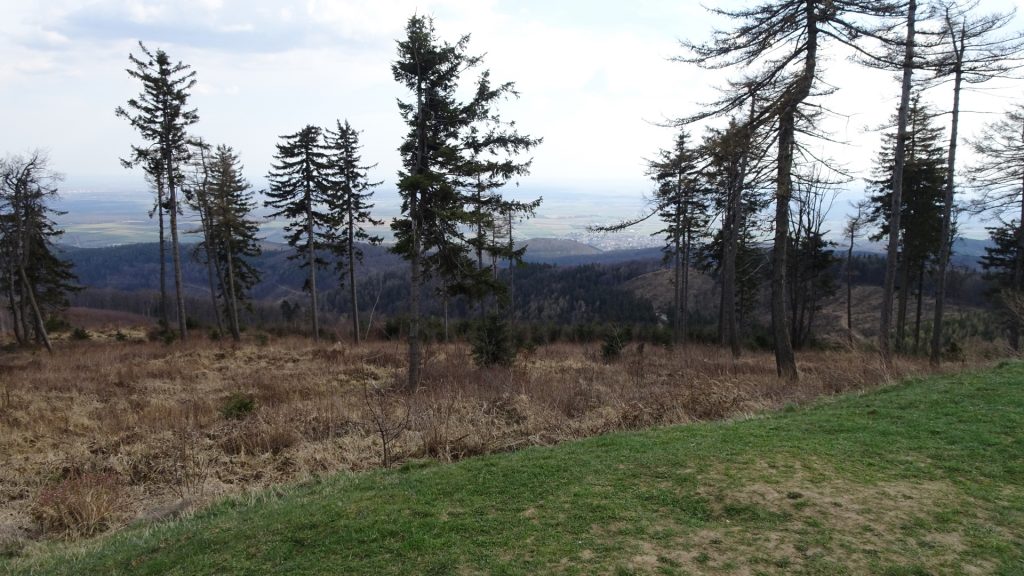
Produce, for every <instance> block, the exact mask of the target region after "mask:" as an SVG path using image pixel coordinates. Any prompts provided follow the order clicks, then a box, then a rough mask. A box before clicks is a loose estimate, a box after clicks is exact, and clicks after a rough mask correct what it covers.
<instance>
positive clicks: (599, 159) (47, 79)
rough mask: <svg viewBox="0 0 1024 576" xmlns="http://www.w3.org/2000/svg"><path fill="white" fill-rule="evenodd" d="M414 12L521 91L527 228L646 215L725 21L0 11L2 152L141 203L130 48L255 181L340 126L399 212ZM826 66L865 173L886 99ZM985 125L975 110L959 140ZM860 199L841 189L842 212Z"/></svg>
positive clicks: (688, 3) (425, 4)
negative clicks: (348, 129) (398, 69)
mask: <svg viewBox="0 0 1024 576" xmlns="http://www.w3.org/2000/svg"><path fill="white" fill-rule="evenodd" d="M986 4H987V5H988V7H989V8H990V9H1006V8H1008V7H1010V6H1012V5H1013V3H1012V2H1007V1H1006V0H989V1H988V2H986ZM416 12H418V13H421V14H430V15H433V16H434V17H435V18H436V25H437V29H438V32H439V35H440V36H442V37H443V38H445V39H449V40H453V41H454V40H455V39H456V38H457V37H458V36H459V35H462V34H467V33H469V34H471V35H472V40H471V43H470V50H471V51H472V52H476V53H485V54H486V58H485V63H486V67H487V68H489V69H490V70H491V71H492V76H493V77H494V79H495V80H499V81H506V80H511V81H514V82H515V83H516V85H517V88H518V90H519V92H520V93H521V98H520V99H519V100H518V101H513V102H509V103H507V104H506V106H505V107H504V108H503V113H504V115H505V117H506V118H509V119H514V120H516V122H517V124H518V125H519V126H520V128H521V130H522V131H524V132H526V133H529V134H531V135H534V136H541V137H543V138H544V143H543V145H542V146H541V147H539V148H538V149H537V150H536V152H535V154H534V169H533V173H532V174H531V175H530V176H529V177H527V178H524V179H523V180H522V181H521V182H520V185H519V187H518V188H517V189H516V191H515V193H516V194H518V195H520V196H522V197H527V196H538V195H543V196H544V197H545V199H546V205H545V208H544V209H543V210H542V213H541V216H542V218H540V219H538V223H537V225H538V226H541V227H547V228H548V229H550V230H551V231H552V233H554V234H560V235H561V234H566V233H569V232H571V231H573V230H579V229H581V228H582V226H584V225H585V224H587V223H591V221H610V220H613V219H615V218H617V217H623V216H629V215H632V214H634V213H637V212H638V211H640V210H641V209H642V206H643V197H644V194H645V193H648V192H649V190H650V184H649V183H648V182H647V181H646V179H645V178H644V175H643V172H644V159H645V158H650V157H651V156H652V155H653V154H654V153H655V152H656V151H657V150H658V149H659V148H662V147H666V146H668V145H669V144H670V143H671V141H672V138H673V131H672V130H670V129H666V128H662V127H659V126H657V123H658V122H659V121H662V120H664V119H666V118H672V117H678V116H682V115H686V114H689V113H692V112H693V111H694V110H696V109H697V105H698V104H699V102H701V101H707V100H708V99H710V98H712V97H713V96H714V91H713V89H712V86H713V85H714V84H716V83H717V82H719V81H720V80H721V78H720V77H717V76H714V75H712V74H710V73H707V72H702V71H699V70H696V69H694V68H692V67H689V66H687V65H684V64H680V63H673V62H671V61H669V58H671V57H672V56H674V55H678V54H680V50H679V47H678V46H679V45H678V41H679V39H681V38H690V39H695V40H702V39H706V38H708V37H709V35H710V32H711V29H712V28H713V27H715V26H723V25H727V23H723V22H721V21H716V20H714V19H713V18H711V17H710V16H709V15H708V14H707V13H706V11H705V10H704V9H703V8H702V7H701V6H700V4H699V3H698V2H696V1H692V0H634V1H632V2H595V1H583V0H558V1H551V0H306V1H302V2H298V1H296V2H287V1H271V0H248V1H231V0H186V1H156V0H154V1H147V0H95V1H88V0H80V1H67V0H47V1H46V2H26V1H24V0H0V13H2V14H3V17H2V18H0V54H3V58H0V127H2V129H0V153H12V152H22V151H25V150H29V149H33V148H45V149H47V150H49V153H50V157H51V160H52V164H53V166H54V168H56V169H57V170H59V171H60V172H63V173H64V174H65V175H66V179H65V184H64V189H65V192H66V194H67V195H69V196H73V195H75V194H90V195H96V194H103V195H107V196H109V197H110V198H112V199H113V198H119V197H123V196H124V195H131V194H135V195H136V197H137V196H138V195H139V194H142V193H143V192H144V190H145V184H144V182H143V179H142V175H141V174H140V173H138V172H132V171H126V170H124V169H122V168H121V167H120V165H119V163H118V158H119V157H121V156H124V155H126V154H127V153H128V150H129V146H130V144H131V143H135V142H137V141H138V139H137V136H136V135H135V134H134V133H133V132H132V130H131V128H130V127H129V126H128V125H127V123H126V122H125V121H123V120H120V119H117V118H115V117H114V113H113V111H114V108H115V107H117V106H118V105H121V104H123V103H124V102H125V101H126V100H127V99H128V98H129V97H131V96H133V95H135V94H136V93H138V91H139V85H138V84H137V82H135V81H133V80H132V79H131V78H129V77H128V74H126V73H125V68H126V67H127V65H128V54H129V53H130V52H132V51H133V50H135V48H136V44H137V42H138V41H139V40H142V41H144V42H145V43H146V44H147V45H148V46H150V47H153V48H155V47H160V48H163V49H164V50H166V51H167V52H168V53H169V54H170V56H171V57H172V58H173V59H175V60H181V61H183V62H185V63H187V64H189V65H191V66H192V68H193V69H194V70H195V71H196V72H197V75H198V79H199V84H198V86H197V87H196V89H195V91H194V94H193V97H192V103H193V105H194V106H195V107H197V108H198V110H199V115H200V122H199V124H197V125H196V126H195V132H196V133H197V134H199V135H201V136H203V137H204V138H206V139H207V140H208V141H211V142H214V143H226V144H229V145H231V146H233V147H235V148H236V150H238V151H239V153H240V154H241V157H242V161H243V162H244V163H245V165H246V175H247V176H248V178H249V179H250V181H251V182H252V183H253V184H254V185H256V186H257V187H261V186H263V184H264V175H265V173H266V170H267V167H268V166H269V164H270V162H271V158H272V155H273V153H274V144H275V142H276V141H277V137H278V136H280V135H282V134H288V133H292V132H295V131H296V130H298V129H299V128H301V127H302V126H304V125H306V124H316V125H321V126H323V125H328V124H332V123H333V122H334V120H335V119H337V118H341V119H348V120H349V121H350V122H351V123H352V124H353V125H354V126H355V127H356V128H358V129H360V130H362V131H363V136H362V138H363V143H364V145H365V147H364V159H365V160H367V161H368V162H376V163H378V165H379V166H378V169H377V171H376V173H375V174H374V175H375V176H376V178H377V179H380V180H384V181H385V185H384V186H383V187H382V188H381V190H380V192H379V202H380V205H381V207H382V209H383V210H385V211H388V210H391V211H394V210H395V209H396V206H397V195H396V194H395V193H394V187H393V181H394V174H395V171H396V169H397V167H398V164H399V159H398V156H397V153H396V148H397V146H398V144H399V141H400V139H401V137H402V134H403V132H404V131H403V128H402V125H401V120H400V118H399V116H398V111H397V108H396V106H395V100H396V98H403V97H405V96H406V95H405V94H404V93H403V91H402V89H401V88H400V87H399V86H398V85H397V84H396V83H395V82H394V80H393V78H392V76H391V72H390V64H391V62H392V61H393V59H394V54H395V40H396V39H397V38H399V37H400V36H401V34H402V31H403V27H404V24H405V22H406V20H407V19H408V17H409V16H410V15H411V14H413V13H416ZM825 65H826V66H827V68H828V70H829V75H828V78H829V79H830V81H831V82H833V83H834V84H835V86H836V87H837V88H839V92H838V93H837V94H836V96H835V97H833V98H832V99H831V100H830V102H829V105H830V108H831V109H832V110H834V111H835V112H836V114H835V115H833V116H832V117H831V119H830V120H829V123H828V127H829V129H830V130H832V131H833V132H834V134H835V135H836V137H837V138H838V139H840V140H845V141H847V142H849V144H847V145H844V146H826V145H822V152H823V153H825V154H828V155H830V156H833V157H835V158H837V159H840V160H841V161H842V162H843V163H844V164H845V165H846V166H847V168H848V169H849V170H852V171H853V172H855V173H866V171H867V170H868V168H869V166H870V161H871V158H872V157H873V155H874V153H875V147H876V146H877V143H878V135H877V133H875V132H873V131H871V130H869V127H872V126H877V125H878V124H879V123H881V122H882V121H883V120H884V119H885V118H886V117H887V116H888V115H889V114H891V112H892V110H893V109H894V108H895V106H896V104H897V94H896V92H897V89H898V87H897V85H896V83H895V81H894V80H893V79H892V78H890V77H889V76H888V75H886V74H881V73H874V72H868V71H864V70H860V69H858V68H856V67H854V66H852V65H851V64H849V63H847V62H846V61H845V59H844V57H843V55H841V54H837V55H835V56H834V57H833V58H831V59H829V60H828V61H827V62H826V63H825ZM1019 96H1021V90H1019V89H1018V88H1017V87H1015V86H1004V87H1000V88H999V89H997V90H989V91H986V93H984V94H972V95H969V96H967V97H966V99H965V100H966V101H965V107H966V108H969V109H971V110H977V111H980V112H997V111H999V110H1002V109H1003V108H1004V107H1005V106H1007V105H1008V104H1009V102H1010V101H1012V100H1013V99H1014V98H1017V97H1019ZM932 98H933V100H934V101H935V102H936V103H937V104H940V105H941V104H945V101H946V100H948V98H947V95H946V94H945V93H944V92H936V93H935V94H933V95H932ZM993 118H994V116H992V115H988V116H986V115H985V114H973V115H970V116H969V117H967V118H965V121H964V123H965V126H964V127H963V129H962V132H963V133H964V134H965V135H966V136H970V135H971V134H972V133H973V132H974V131H976V129H977V127H978V126H979V125H980V123H981V122H983V121H988V120H992V119H993ZM861 192H862V187H861V185H860V184H853V185H851V189H850V191H849V192H848V193H847V195H845V196H844V197H843V198H841V199H840V202H839V204H845V202H846V201H847V200H849V199H850V198H852V197H854V196H855V195H858V194H860V193H861ZM841 212H842V208H840V209H838V211H837V214H838V215H837V218H839V217H841Z"/></svg>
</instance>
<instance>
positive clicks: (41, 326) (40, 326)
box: [18, 266, 53, 354]
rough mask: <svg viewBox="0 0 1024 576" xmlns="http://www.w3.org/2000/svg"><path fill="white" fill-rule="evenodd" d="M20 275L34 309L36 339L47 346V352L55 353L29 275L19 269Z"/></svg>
mask: <svg viewBox="0 0 1024 576" xmlns="http://www.w3.org/2000/svg"><path fill="white" fill-rule="evenodd" d="M18 274H19V275H20V276H21V285H22V287H23V288H24V291H25V296H26V297H27V298H28V303H29V306H31V307H32V315H33V317H34V318H35V323H36V338H38V339H39V340H40V341H41V342H42V343H43V346H46V351H47V352H50V353H51V354H52V353H53V346H52V345H51V344H50V337H49V336H48V335H47V334H46V324H45V323H44V322H43V313H42V311H40V310H39V304H38V303H37V302H36V295H35V292H34V291H33V290H32V284H31V283H29V281H28V274H25V267H24V266H19V267H18Z"/></svg>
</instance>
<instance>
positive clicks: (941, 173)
mask: <svg viewBox="0 0 1024 576" xmlns="http://www.w3.org/2000/svg"><path fill="white" fill-rule="evenodd" d="M933 116H934V115H933V113H932V112H931V110H930V109H929V108H928V107H927V106H925V105H924V104H922V103H921V101H920V97H919V96H917V95H915V96H914V97H913V98H912V99H911V103H910V109H909V112H908V123H907V127H906V137H905V138H906V139H905V144H904V150H905V158H904V167H903V178H902V182H901V184H902V194H901V203H900V204H901V208H900V211H899V229H898V230H899V231H898V234H899V238H897V244H898V246H899V248H900V250H899V253H898V256H897V260H896V261H897V264H898V270H899V274H898V277H899V282H898V285H899V294H898V297H899V300H898V302H897V314H896V349H897V351H902V350H903V349H904V348H905V346H906V343H907V307H908V303H909V297H910V294H911V293H912V292H913V290H912V288H911V285H912V283H914V282H916V283H917V285H918V290H917V293H918V297H919V298H920V292H921V290H920V288H921V286H922V283H923V278H924V274H925V272H926V270H927V268H928V266H929V265H930V264H931V263H932V262H934V259H935V258H936V257H937V256H938V250H939V247H940V245H941V243H942V205H943V182H944V180H945V160H946V158H945V153H944V150H943V149H942V146H941V144H940V140H941V139H942V135H943V131H942V129H941V128H938V127H936V126H935V125H934V123H933V121H932V118H933ZM897 138H898V136H897V135H896V133H894V132H888V133H886V134H885V135H884V137H883V143H882V147H881V149H880V151H879V153H878V157H877V160H876V164H875V168H874V178H873V179H872V180H870V181H869V192H870V194H871V201H872V203H873V206H872V208H871V220H872V221H873V222H875V223H878V224H879V225H880V227H881V228H880V230H879V231H878V233H876V234H875V235H873V236H872V239H873V240H876V241H877V240H880V239H882V238H887V237H888V234H889V233H890V232H889V231H890V230H891V225H892V220H893V213H892V208H891V206H892V195H893V180H892V175H893V173H894V171H895V165H896V160H895V152H896V141H897ZM916 337H917V336H915V338H916Z"/></svg>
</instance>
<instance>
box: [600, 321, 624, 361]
mask: <svg viewBox="0 0 1024 576" xmlns="http://www.w3.org/2000/svg"><path fill="white" fill-rule="evenodd" d="M622 336H623V335H622V332H621V331H620V330H618V329H614V328H613V329H611V330H609V331H608V333H607V334H605V336H604V342H603V343H602V344H601V359H602V360H604V361H605V362H608V363H611V362H614V361H616V360H618V359H619V357H620V356H622V350H623V348H625V347H626V339H625V338H623V337H622Z"/></svg>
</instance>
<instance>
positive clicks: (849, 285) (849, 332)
mask: <svg viewBox="0 0 1024 576" xmlns="http://www.w3.org/2000/svg"><path fill="white" fill-rule="evenodd" d="M855 240H856V232H855V231H853V230H851V231H850V248H849V249H848V250H847V251H846V339H847V340H848V341H849V342H850V344H853V243H854V241H855Z"/></svg>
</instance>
